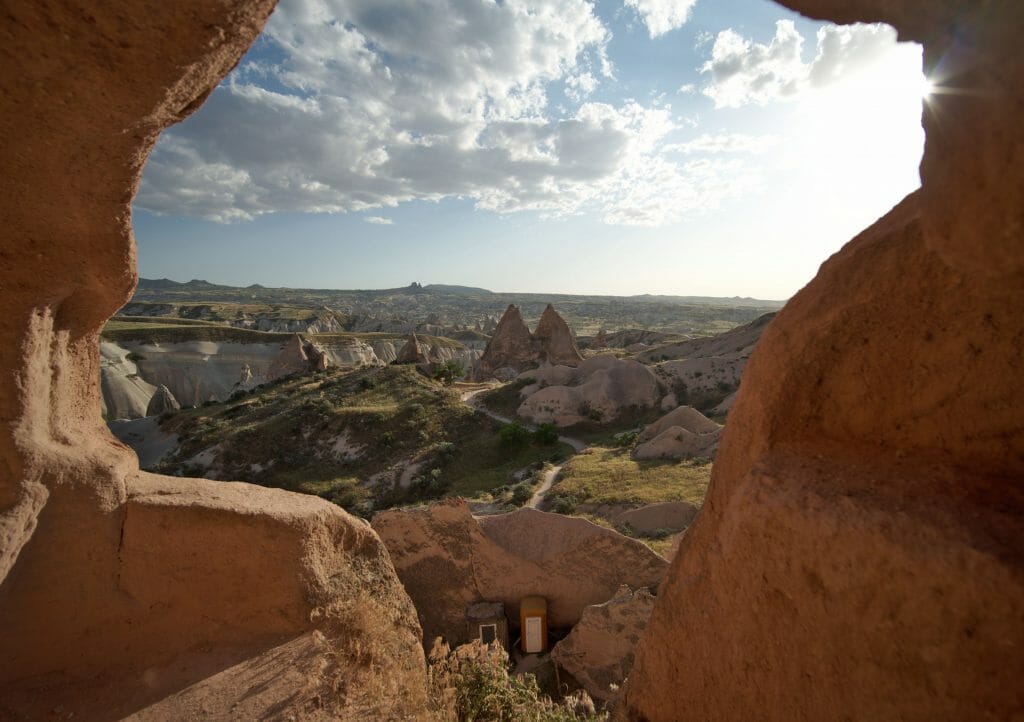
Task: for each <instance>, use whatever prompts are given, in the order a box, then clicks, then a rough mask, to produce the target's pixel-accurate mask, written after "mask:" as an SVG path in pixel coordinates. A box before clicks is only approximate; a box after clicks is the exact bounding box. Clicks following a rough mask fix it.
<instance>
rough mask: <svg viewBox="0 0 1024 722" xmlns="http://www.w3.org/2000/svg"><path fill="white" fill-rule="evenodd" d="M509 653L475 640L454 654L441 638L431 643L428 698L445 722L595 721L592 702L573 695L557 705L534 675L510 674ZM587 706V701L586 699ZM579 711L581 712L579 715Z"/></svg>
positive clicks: (498, 647)
mask: <svg viewBox="0 0 1024 722" xmlns="http://www.w3.org/2000/svg"><path fill="white" fill-rule="evenodd" d="M508 666H509V665H508V654H506V652H505V650H504V649H502V648H501V647H500V646H498V645H496V644H492V645H489V646H485V645H484V644H482V643H480V642H479V641H476V642H472V643H471V644H466V645H463V646H461V647H459V648H458V649H455V650H454V651H453V650H452V649H451V648H449V647H448V645H447V644H444V643H443V642H442V641H441V640H440V638H439V639H438V640H437V641H436V642H434V647H433V649H432V650H431V652H430V664H429V667H428V673H429V683H430V692H431V698H432V699H433V700H434V704H435V705H436V712H437V716H438V719H441V720H444V722H470V721H474V722H506V721H507V720H536V722H599V721H600V720H606V719H607V715H597V714H595V713H594V712H593V703H592V702H590V704H589V705H587V704H580V698H579V697H574V698H573V699H572V700H567V701H566V702H564V703H561V704H559V703H556V702H554V701H552V700H551V698H550V697H547V696H546V695H544V694H542V693H541V691H540V688H539V687H538V686H537V680H536V678H534V676H533V675H532V674H525V675H523V676H522V677H516V676H514V675H511V674H509V671H508ZM586 701H587V702H589V699H587V700H586ZM581 708H583V710H584V711H580V710H581Z"/></svg>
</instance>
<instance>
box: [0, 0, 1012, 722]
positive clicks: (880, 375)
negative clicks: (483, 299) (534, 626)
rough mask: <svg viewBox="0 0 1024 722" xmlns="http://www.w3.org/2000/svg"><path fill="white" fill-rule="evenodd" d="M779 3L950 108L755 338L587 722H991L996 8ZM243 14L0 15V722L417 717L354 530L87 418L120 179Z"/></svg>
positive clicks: (378, 586) (1005, 203) (1002, 284)
mask: <svg viewBox="0 0 1024 722" xmlns="http://www.w3.org/2000/svg"><path fill="white" fill-rule="evenodd" d="M785 4H786V5H787V6H789V7H792V8H794V9H796V10H798V11H800V12H804V13H807V14H808V15H811V16H820V17H828V18H830V19H832V20H834V21H836V22H854V21H864V22H879V21H884V22H887V23H890V24H891V25H892V26H894V27H896V28H897V29H898V30H899V32H900V34H901V36H902V37H905V38H907V39H910V40H914V41H916V42H920V43H922V45H923V47H924V57H925V64H926V67H929V68H941V69H942V70H943V72H946V73H948V74H950V77H951V79H952V81H951V82H955V84H956V85H957V86H959V87H963V88H968V89H971V91H972V92H970V93H962V94H948V95H941V96H939V97H937V98H936V100H935V102H934V104H930V105H929V106H926V108H925V115H924V119H925V127H926V129H927V131H928V135H927V146H926V152H925V157H924V159H923V161H922V165H921V168H922V179H923V186H922V189H921V190H920V191H918V192H915V193H913V194H911V195H910V196H909V197H908V198H907V199H906V200H905V201H904V202H902V203H901V204H899V205H898V206H897V207H896V208H895V209H893V211H892V212H891V213H889V214H888V215H887V216H885V217H884V218H882V219H881V220H880V221H879V222H878V223H876V224H874V225H873V226H871V227H870V228H869V229H868V230H867V231H865V232H864V233H863V234H861V235H859V236H858V237H856V238H855V239H854V240H853V241H851V242H850V243H849V244H848V245H847V246H845V247H844V249H843V250H842V251H841V252H840V253H839V254H837V255H836V256H835V257H833V258H832V259H830V260H829V261H828V262H827V263H826V264H825V265H824V266H823V267H822V268H821V270H820V272H819V274H818V276H817V277H816V279H815V280H814V281H812V282H811V283H810V284H809V285H808V286H807V287H806V288H805V289H804V290H803V291H801V292H800V293H799V294H798V295H797V296H796V297H794V299H792V301H791V302H790V303H789V304H787V306H786V308H785V309H784V310H783V311H782V312H781V313H780V314H779V315H778V317H777V318H776V319H775V321H773V323H772V324H771V325H770V326H769V327H768V330H766V332H765V334H764V336H763V337H762V339H761V341H760V342H759V343H760V345H759V350H758V352H757V354H756V355H755V356H754V357H753V358H752V360H751V363H750V367H749V368H748V369H747V371H746V372H745V377H744V378H745V379H746V381H745V383H744V386H743V389H744V392H743V394H742V395H741V396H740V397H739V398H738V400H737V404H736V407H735V410H734V411H733V412H732V414H731V416H730V420H729V425H728V426H727V431H726V432H725V435H724V437H723V439H722V442H721V447H720V452H721V453H719V454H718V457H717V460H716V465H715V470H714V482H713V484H712V487H711V490H710V495H709V498H708V501H707V503H706V504H705V508H704V513H703V514H701V515H700V517H698V519H697V521H696V522H695V525H694V527H693V530H692V531H691V532H688V533H687V535H686V537H685V539H684V542H683V546H682V549H681V551H680V553H679V555H678V556H677V557H676V559H675V561H674V562H673V565H672V567H671V570H670V571H669V574H668V577H667V579H666V581H665V582H664V583H663V584H662V586H661V588H660V593H659V597H658V602H657V603H656V604H655V605H654V611H653V616H652V617H651V623H650V625H649V626H648V628H647V632H646V633H645V636H644V638H643V641H642V642H641V644H640V646H639V648H638V651H637V662H636V667H635V668H634V672H633V674H632V675H631V677H630V679H629V682H628V684H627V686H626V688H625V691H624V695H623V697H622V699H621V703H620V706H619V707H618V708H617V711H616V715H617V716H618V718H620V719H635V720H639V719H649V720H660V719H664V720H669V719H678V718H679V717H680V716H681V715H684V714H685V715H689V716H691V717H692V718H695V719H738V718H745V717H750V716H751V715H755V716H764V717H766V718H772V719H819V718H822V717H830V718H831V717H835V718H840V717H851V718H860V719H880V718H892V717H902V718H906V719H975V718H977V719H980V718H985V717H986V716H987V717H995V718H1000V717H1008V716H1011V715H1012V714H1014V713H1016V712H1017V711H1019V710H1020V709H1021V708H1022V706H1024V699H1022V697H1021V691H1020V689H1019V685H1017V684H1016V681H1017V680H1019V679H1020V677H1021V675H1022V674H1024V670H1022V669H1021V658H1020V655H1019V654H1017V653H1016V650H1017V649H1019V648H1020V646H1021V645H1022V644H1024V611H1022V610H1024V587H1022V584H1021V574H1020V570H1021V568H1022V563H1021V560H1022V558H1024V550H1022V548H1021V542H1022V539H1024V530H1022V519H1024V501H1022V499H1021V489H1020V487H1019V484H1018V483H1017V480H1018V479H1020V478H1021V477H1022V474H1024V425H1022V422H1021V414H1020V409H1022V408H1024V398H1022V391H1021V388H1020V386H1019V384H1017V383H1016V379H1017V377H1019V375H1020V374H1019V372H1020V370H1021V369H1020V365H1021V361H1020V359H1021V358H1022V354H1021V350H1022V343H1024V341H1022V335H1021V328H1024V319H1022V316H1021V313H1022V311H1021V309H1024V291H1022V289H1024V283H1022V278H1024V257H1022V255H1021V253H1020V248H1021V245H1020V242H1019V241H1020V235H1021V232H1022V231H1021V229H1022V227H1024V226H1022V217H1024V216H1022V204H1021V197H1020V193H1019V189H1020V188H1021V185H1022V174H1024V170H1022V169H1021V166H1020V164H1019V163H1015V162H1014V159H1015V158H1016V157H1018V155H1019V153H1020V149H1021V148H1022V147H1024V138H1022V136H1021V133H1022V132H1021V130H1020V129H1021V127H1022V126H1021V124H1020V123H1019V114H1020V98H1019V94H1020V88H1021V87H1024V84H1022V83H1021V82H1020V81H1021V80H1022V78H1021V76H1022V74H1024V64H1022V63H1021V62H1020V59H1019V53H1017V52H1016V35H1017V32H1018V31H1019V30H1020V29H1021V28H1022V25H1024V12H1022V10H1021V8H1020V7H1019V5H1017V4H1015V3H1013V2H1010V0H1001V1H998V0H994V1H993V2H989V3H985V4H970V5H969V4H964V3H959V2H953V1H952V0H950V1H948V2H938V3H921V2H912V1H911V0H907V1H905V2H898V3H893V2H880V1H878V2H876V1H874V0H860V1H856V0H788V1H787V2H786V3H785ZM272 7H273V3H272V2H261V3H241V2H224V3H221V4H219V5H216V6H211V5H209V4H205V3H188V4H186V5H175V6H173V7H167V8H162V9H159V10H156V11H154V10H153V8H151V7H142V5H141V4H135V3H128V4H122V5H120V6H119V7H118V9H117V10H116V11H107V10H103V9H99V10H98V9H96V8H92V7H85V6H83V5H81V4H78V3H73V2H50V3H16V4H15V5H13V6H11V8H9V11H10V13H11V14H12V17H13V18H14V20H15V22H12V23H10V24H8V25H7V27H5V29H4V31H3V33H4V36H5V38H6V39H7V42H5V43H3V44H2V46H3V47H2V49H0V54H2V56H3V57H4V62H5V65H6V66H7V67H10V68H13V69H15V70H16V71H17V72H12V73H10V74H6V75H5V78H4V79H3V81H2V82H3V85H4V87H5V89H6V90H7V94H6V96H7V98H8V100H7V101H5V104H7V105H9V107H10V108H11V111H12V112H9V113H7V114H5V115H4V117H3V119H2V120H0V138H2V139H3V141H2V144H3V148H4V151H3V152H4V157H5V158H6V159H9V168H10V173H9V174H8V180H7V181H6V183H5V184H6V186H7V188H8V190H9V192H8V194H6V197H5V201H4V216H5V219H6V223H5V231H4V243H3V250H2V253H3V255H4V256H5V257H7V258H9V259H17V262H13V261H12V262H9V263H7V264H4V268H3V270H2V274H3V275H2V278H3V281H2V288H3V298H2V303H3V307H4V311H5V312H4V314H3V322H2V326H0V328H2V329H3V334H4V337H5V339H6V340H7V341H8V343H5V344H4V345H3V347H2V350H0V353H2V354H3V356H4V362H5V363H4V366H3V367H4V368H5V369H7V373H5V374H4V375H3V376H2V378H0V408H2V416H0V432H2V434H0V439H2V440H0V449H2V455H3V460H4V465H5V468H6V469H7V473H5V474H4V475H3V477H4V478H3V480H0V501H2V509H3V511H2V515H0V539H2V542H3V544H2V548H0V574H2V583H0V609H2V610H3V614H0V637H2V638H3V639H4V640H5V649H4V652H3V654H2V655H0V692H2V694H0V699H3V702H2V703H0V712H4V713H11V714H12V715H14V714H28V715H29V716H33V715H35V716H38V715H37V714H36V713H42V711H43V710H44V708H45V711H46V712H47V713H51V712H53V713H57V712H54V711H55V710H56V711H58V712H59V713H63V712H69V711H70V712H75V713H76V714H77V715H79V716H82V717H85V718H95V719H115V718H121V717H123V716H126V715H128V714H131V713H139V714H140V717H141V718H150V719H160V718H168V717H173V716H180V715H181V714H183V712H184V711H185V710H188V709H195V708H196V707H195V706H196V705H201V706H202V708H203V709H205V710H206V713H207V714H208V715H209V716H210V717H213V718H217V717H219V718H229V717H232V716H235V717H237V716H251V717H256V716H259V715H260V714H263V713H264V712H265V711H266V710H267V709H276V710H280V711H282V714H283V713H284V712H291V713H294V714H301V715H302V716H304V717H307V718H310V719H314V718H323V719H328V718H332V717H337V716H339V715H340V716H349V717H353V718H355V717H361V718H386V717H389V716H392V717H393V716H402V715H415V714H418V713H422V712H423V711H424V710H425V709H426V699H425V688H426V685H425V665H424V656H423V652H422V649H421V646H420V634H421V627H420V621H419V619H418V618H417V614H416V610H415V609H414V608H413V605H412V603H411V601H410V599H409V594H407V593H406V589H407V588H408V584H406V585H404V587H403V584H402V583H401V582H400V581H399V578H398V576H397V574H396V572H395V568H394V566H393V565H392V561H391V555H389V553H388V551H387V550H386V549H385V547H384V546H383V545H382V543H381V541H380V539H379V537H378V534H377V533H375V532H374V531H372V530H370V529H369V527H367V526H366V525H365V524H363V523H362V522H359V521H356V520H354V519H352V518H351V517H349V516H347V515H345V514H344V513H342V512H341V511H339V510H338V509H337V508H336V507H334V506H333V505H331V504H329V503H326V502H323V501H320V500H317V499H313V498H311V497H303V496H298V495H293V494H289V493H287V492H281V491H277V490H269V489H260V488H257V487H251V486H244V487H243V486H237V485H235V484H232V483H225V482H208V481H203V480H198V479H193V480H182V479H169V478H165V477H160V476H156V475H152V474H147V473H144V472H139V470H138V465H137V461H136V459H135V457H134V455H133V454H132V453H131V452H130V451H129V450H128V449H127V448H126V447H124V446H122V445H119V444H116V443H114V442H113V441H112V440H111V437H110V435H109V433H108V431H107V429H106V427H105V425H104V424H103V423H102V421H101V418H100V416H99V415H98V414H97V409H99V407H100V403H101V402H100V391H99V384H98V379H99V366H100V359H99V355H98V353H97V346H98V336H99V332H100V329H101V328H102V326H103V324H104V323H105V322H106V321H107V319H108V318H109V317H110V316H111V315H112V314H113V313H114V312H115V311H116V310H117V308H118V307H120V306H122V305H123V304H124V303H125V302H126V301H127V300H128V299H129V296H130V294H131V292H132V290H133V288H134V285H135V281H136V270H135V267H134V263H135V246H134V240H133V238H132V230H131V226H130V221H129V217H130V213H129V210H128V207H129V203H130V201H131V199H132V197H133V194H134V192H135V190H136V185H137V182H138V176H139V173H140V171H141V168H142V165H143V163H144V161H145V158H146V156H147V153H148V152H149V150H150V149H151V148H152V146H153V143H154V142H155V140H156V137H157V135H158V134H159V132H160V131H161V130H162V129H163V128H165V127H166V126H167V125H169V124H170V123H172V122H175V121H176V120H179V119H180V118H181V117H183V116H184V115H187V114H188V113H191V112H192V111H193V110H194V109H195V108H196V107H198V105H199V104H200V103H201V102H202V101H203V100H204V99H205V98H206V97H207V96H208V94H209V93H210V92H211V91H212V89H213V88H214V87H215V86H216V84H217V83H218V82H220V80H221V78H223V77H224V76H225V75H226V74H227V73H228V71H229V70H230V69H231V68H232V67H233V66H234V64H235V63H236V62H237V61H238V59H239V58H240V57H241V56H242V54H243V53H244V51H245V49H246V48H247V47H248V46H249V45H250V44H251V43H252V41H253V40H254V38H255V37H256V35H257V34H258V32H259V30H260V29H261V27H262V26H263V24H264V22H265V21H266V18H267V16H268V15H269V13H270V11H271V10H272ZM83 28H89V30H88V31H87V32H86V31H84V30H83ZM154 48H157V49H160V52H159V53H156V54H154V52H153V49H154ZM112 59H114V60H115V61H116V62H111V61H112ZM157 59H159V62H157ZM118 68H132V69H133V72H132V73H131V74H128V73H126V72H123V71H120V70H118ZM40 87H47V88H50V89H51V92H50V93H49V94H47V95H46V96H45V97H43V96H42V95H41V94H39V93H38V91H37V89H38V88H40ZM96 88H102V89H104V90H105V92H104V93H103V94H97V93H96V92H95V90H96ZM55 98H62V99H64V100H62V101H61V103H60V108H61V110H60V111H59V112H58V111H56V110H55V108H54V105H53V102H54V101H53V99H55ZM60 114H63V116H67V115H70V116H71V119H73V120H74V122H73V123H65V122H57V121H56V120H55V118H57V117H62V116H61V115H60ZM126 129H127V130H126ZM15 139H16V140H15ZM40 199H45V202H43V201H41V200H40ZM56 207H59V208H61V209H62V210H61V212H53V210H52V209H53V208H56ZM303 352H304V353H305V351H304V349H303ZM306 356H307V359H308V356H309V354H306ZM164 403H165V404H169V401H167V400H166V399H165V401H164ZM147 406H148V402H147ZM452 513H456V512H452ZM457 513H462V512H461V511H459V512H457ZM474 533H475V532H474ZM484 543H485V541H481V542H480V544H484ZM752 560H756V563H755V562H754V561H752ZM492 561H494V564H495V567H494V569H495V571H496V573H498V572H500V569H501V566H500V563H499V562H500V557H499V556H497V552H494V556H493V557H492ZM422 571H424V572H425V574H424V577H423V578H424V580H426V579H429V578H430V575H429V573H428V571H427V570H426V569H424V570H422ZM268 578H272V579H274V580H275V582H274V584H258V583H254V580H266V579H268ZM368 589H372V590H373V592H372V593H368V592H367V591H366V590H368ZM695 610H697V611H695ZM766 620H772V623H770V624H769V623H766ZM380 629H388V630H390V634H387V635H384V634H380V633H379V630H380ZM740 649H742V650H743V652H742V653H737V650H740ZM281 669H286V670H288V671H287V673H286V674H278V672H279V670H281ZM182 670H184V672H182ZM807 680H813V683H809V682H808V681H807ZM708 690H713V691H714V694H708V693H707V692H708ZM682 701H685V704H686V705H687V706H686V708H685V710H683V709H681V708H680V704H681V703H682ZM147 715H148V717H147Z"/></svg>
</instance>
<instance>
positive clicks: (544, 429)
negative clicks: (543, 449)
mask: <svg viewBox="0 0 1024 722" xmlns="http://www.w3.org/2000/svg"><path fill="white" fill-rule="evenodd" d="M533 443H535V444H537V445H538V446H551V445H552V444H557V443H558V431H557V430H555V426H554V424H541V425H540V426H538V427H537V429H536V430H535V431H534V432H533Z"/></svg>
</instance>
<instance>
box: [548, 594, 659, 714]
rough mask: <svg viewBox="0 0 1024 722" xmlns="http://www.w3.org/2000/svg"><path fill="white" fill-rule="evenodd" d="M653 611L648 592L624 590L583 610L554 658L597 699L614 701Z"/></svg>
mask: <svg viewBox="0 0 1024 722" xmlns="http://www.w3.org/2000/svg"><path fill="white" fill-rule="evenodd" d="M653 609H654V597H653V596H652V595H651V593H650V591H649V590H647V589H638V590H636V591H635V592H633V591H630V589H629V587H623V588H621V589H619V591H618V592H617V593H616V594H615V596H614V597H612V598H611V599H610V600H608V601H607V602H605V603H604V604H595V605H593V606H590V607H587V608H586V609H584V610H583V616H582V617H581V618H580V621H579V623H578V624H577V625H576V626H575V627H573V628H572V631H571V632H570V633H569V636H567V637H566V638H565V639H563V640H562V641H560V642H559V643H558V644H556V645H555V647H554V649H552V650H551V658H552V659H554V660H555V662H556V663H557V664H558V666H560V667H562V668H563V669H564V670H565V671H567V672H568V673H569V674H571V675H572V676H573V678H575V679H576V681H577V682H579V683H580V684H581V685H582V686H583V688H584V689H585V690H586V691H587V694H589V695H590V696H591V697H593V698H594V699H595V700H597V701H601V702H611V701H612V700H614V699H615V698H616V697H618V693H619V687H621V685H622V683H623V682H624V681H625V679H626V677H627V676H628V675H629V672H630V670H631V669H632V668H633V653H634V651H635V650H636V647H637V644H638V643H639V642H640V638H641V637H642V636H643V633H644V628H645V627H646V626H647V620H648V619H649V618H650V616H651V610H653Z"/></svg>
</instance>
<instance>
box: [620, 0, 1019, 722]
mask: <svg viewBox="0 0 1024 722" xmlns="http://www.w3.org/2000/svg"><path fill="white" fill-rule="evenodd" d="M785 4H787V5H789V6H791V7H794V8H797V9H800V10H802V11H805V12H810V13H813V14H814V15H816V16H818V17H828V18H831V19H835V20H840V21H844V22H849V21H867V22H873V21H887V22H891V23H893V24H894V25H895V26H896V27H897V30H898V31H899V33H900V36H901V38H903V39H908V40H917V41H919V42H923V43H924V46H925V49H924V58H925V68H926V70H927V71H928V72H929V73H932V72H933V71H934V77H933V80H934V81H935V82H937V83H939V84H944V83H945V84H948V85H949V86H950V89H951V90H954V92H951V93H942V92H941V89H940V92H939V93H937V94H935V95H933V96H932V97H931V99H930V100H929V101H928V102H927V103H926V104H925V106H924V107H925V112H924V125H925V129H926V132H927V142H926V147H925V157H924V160H923V161H922V165H921V176H922V188H921V190H920V191H919V192H916V193H913V194H911V195H910V196H909V197H908V198H907V199H906V200H904V201H903V202H902V203H900V204H899V205H898V206H896V208H894V209H893V210H892V211H891V212H890V213H889V214H888V215H886V216H885V217H884V218H882V219H881V220H880V221H878V222H877V223H875V224H874V225H873V226H871V227H870V228H869V229H867V230H866V231H864V232H863V233H861V234H860V235H859V236H857V237H856V238H855V239H853V240H852V241H851V242H850V243H849V244H847V245H846V246H845V247H844V248H843V249H842V250H841V251H839V252H838V253H837V254H836V255H835V256H833V257H832V258H831V259H829V260H828V261H827V262H826V263H825V264H823V265H822V267H821V269H820V271H819V273H818V275H817V277H816V278H815V279H814V280H813V281H811V283H810V284H808V285H807V286H806V287H805V288H804V289H803V290H802V291H800V293H798V294H797V295H796V296H795V297H793V299H791V300H790V302H789V303H788V304H787V305H786V307H785V308H784V309H783V310H782V311H781V312H779V314H778V316H777V318H776V319H775V320H774V321H773V322H772V323H771V324H770V325H769V326H768V328H767V329H766V330H765V331H764V334H763V335H762V337H761V339H760V341H759V342H758V346H757V349H756V350H755V351H754V353H753V355H752V356H751V358H750V362H749V364H748V366H747V368H746V371H745V372H744V377H743V385H742V386H741V387H740V390H739V393H738V394H737V396H736V399H735V404H734V406H733V408H732V411H731V412H730V417H729V423H728V424H727V426H726V429H725V431H724V433H723V435H722V441H721V449H720V452H719V454H718V457H717V459H716V462H715V468H714V472H713V475H712V483H711V487H710V490H709V495H708V499H707V501H706V502H705V505H704V508H703V511H702V512H701V514H700V516H699V517H698V519H697V521H696V522H695V523H694V525H693V526H692V527H690V529H689V530H688V531H687V532H686V535H685V536H684V538H683V541H682V543H681V546H680V550H679V553H678V554H677V556H676V557H675V559H674V561H673V564H672V571H671V573H670V574H669V576H668V578H667V581H666V583H665V584H664V585H663V587H662V589H661V590H660V593H659V597H658V601H657V603H656V605H655V609H654V612H653V613H652V616H651V620H650V622H649V624H648V629H647V633H646V635H645V638H644V641H643V643H642V644H641V647H640V649H639V650H638V652H637V658H636V664H635V665H634V669H633V672H632V674H631V675H630V678H629V680H628V681H627V684H626V687H625V688H624V691H623V694H622V697H621V698H620V703H619V707H618V708H617V711H616V714H617V716H618V718H619V719H628V720H649V721H650V722H659V721H661V720H677V719H680V718H681V717H688V718H692V719H701V720H735V719H753V718H756V719H762V720H818V719H860V720H876V719H902V720H922V721H923V720H964V719H1011V718H1013V717H1014V716H1015V715H1018V714H1019V713H1020V710H1021V709H1024V687H1022V686H1021V685H1020V680H1021V679H1022V678H1024V656H1022V655H1021V654H1020V650H1021V649H1024V578H1022V575H1021V573H1020V571H1021V569H1022V568H1024V546H1022V540H1024V493H1022V492H1024V490H1022V488H1021V485H1020V483H1019V480H1020V479H1022V478H1024V425H1022V423H1021V411H1020V410H1021V409H1022V408H1024V386H1022V385H1021V384H1020V383H1019V379H1020V378H1021V375H1022V372H1024V361H1022V359H1024V337H1022V334H1021V329H1022V328H1024V277H1022V272H1024V242H1022V236H1024V193H1021V188H1022V187H1024V164H1021V163H1019V162H1017V161H1016V159H1019V158H1020V156H1021V153H1022V150H1024V123H1021V118H1020V114H1021V108H1022V107H1024V56H1022V55H1021V53H1020V48H1019V37H1020V32H1021V29H1022V28H1024V5H1022V4H1020V3H1019V2H1014V1H1013V0H995V1H993V2H986V3H969V2H958V1H953V0H943V1H934V2H931V1H929V2H925V1H924V0H916V1H915V0H903V1H900V0H785Z"/></svg>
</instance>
